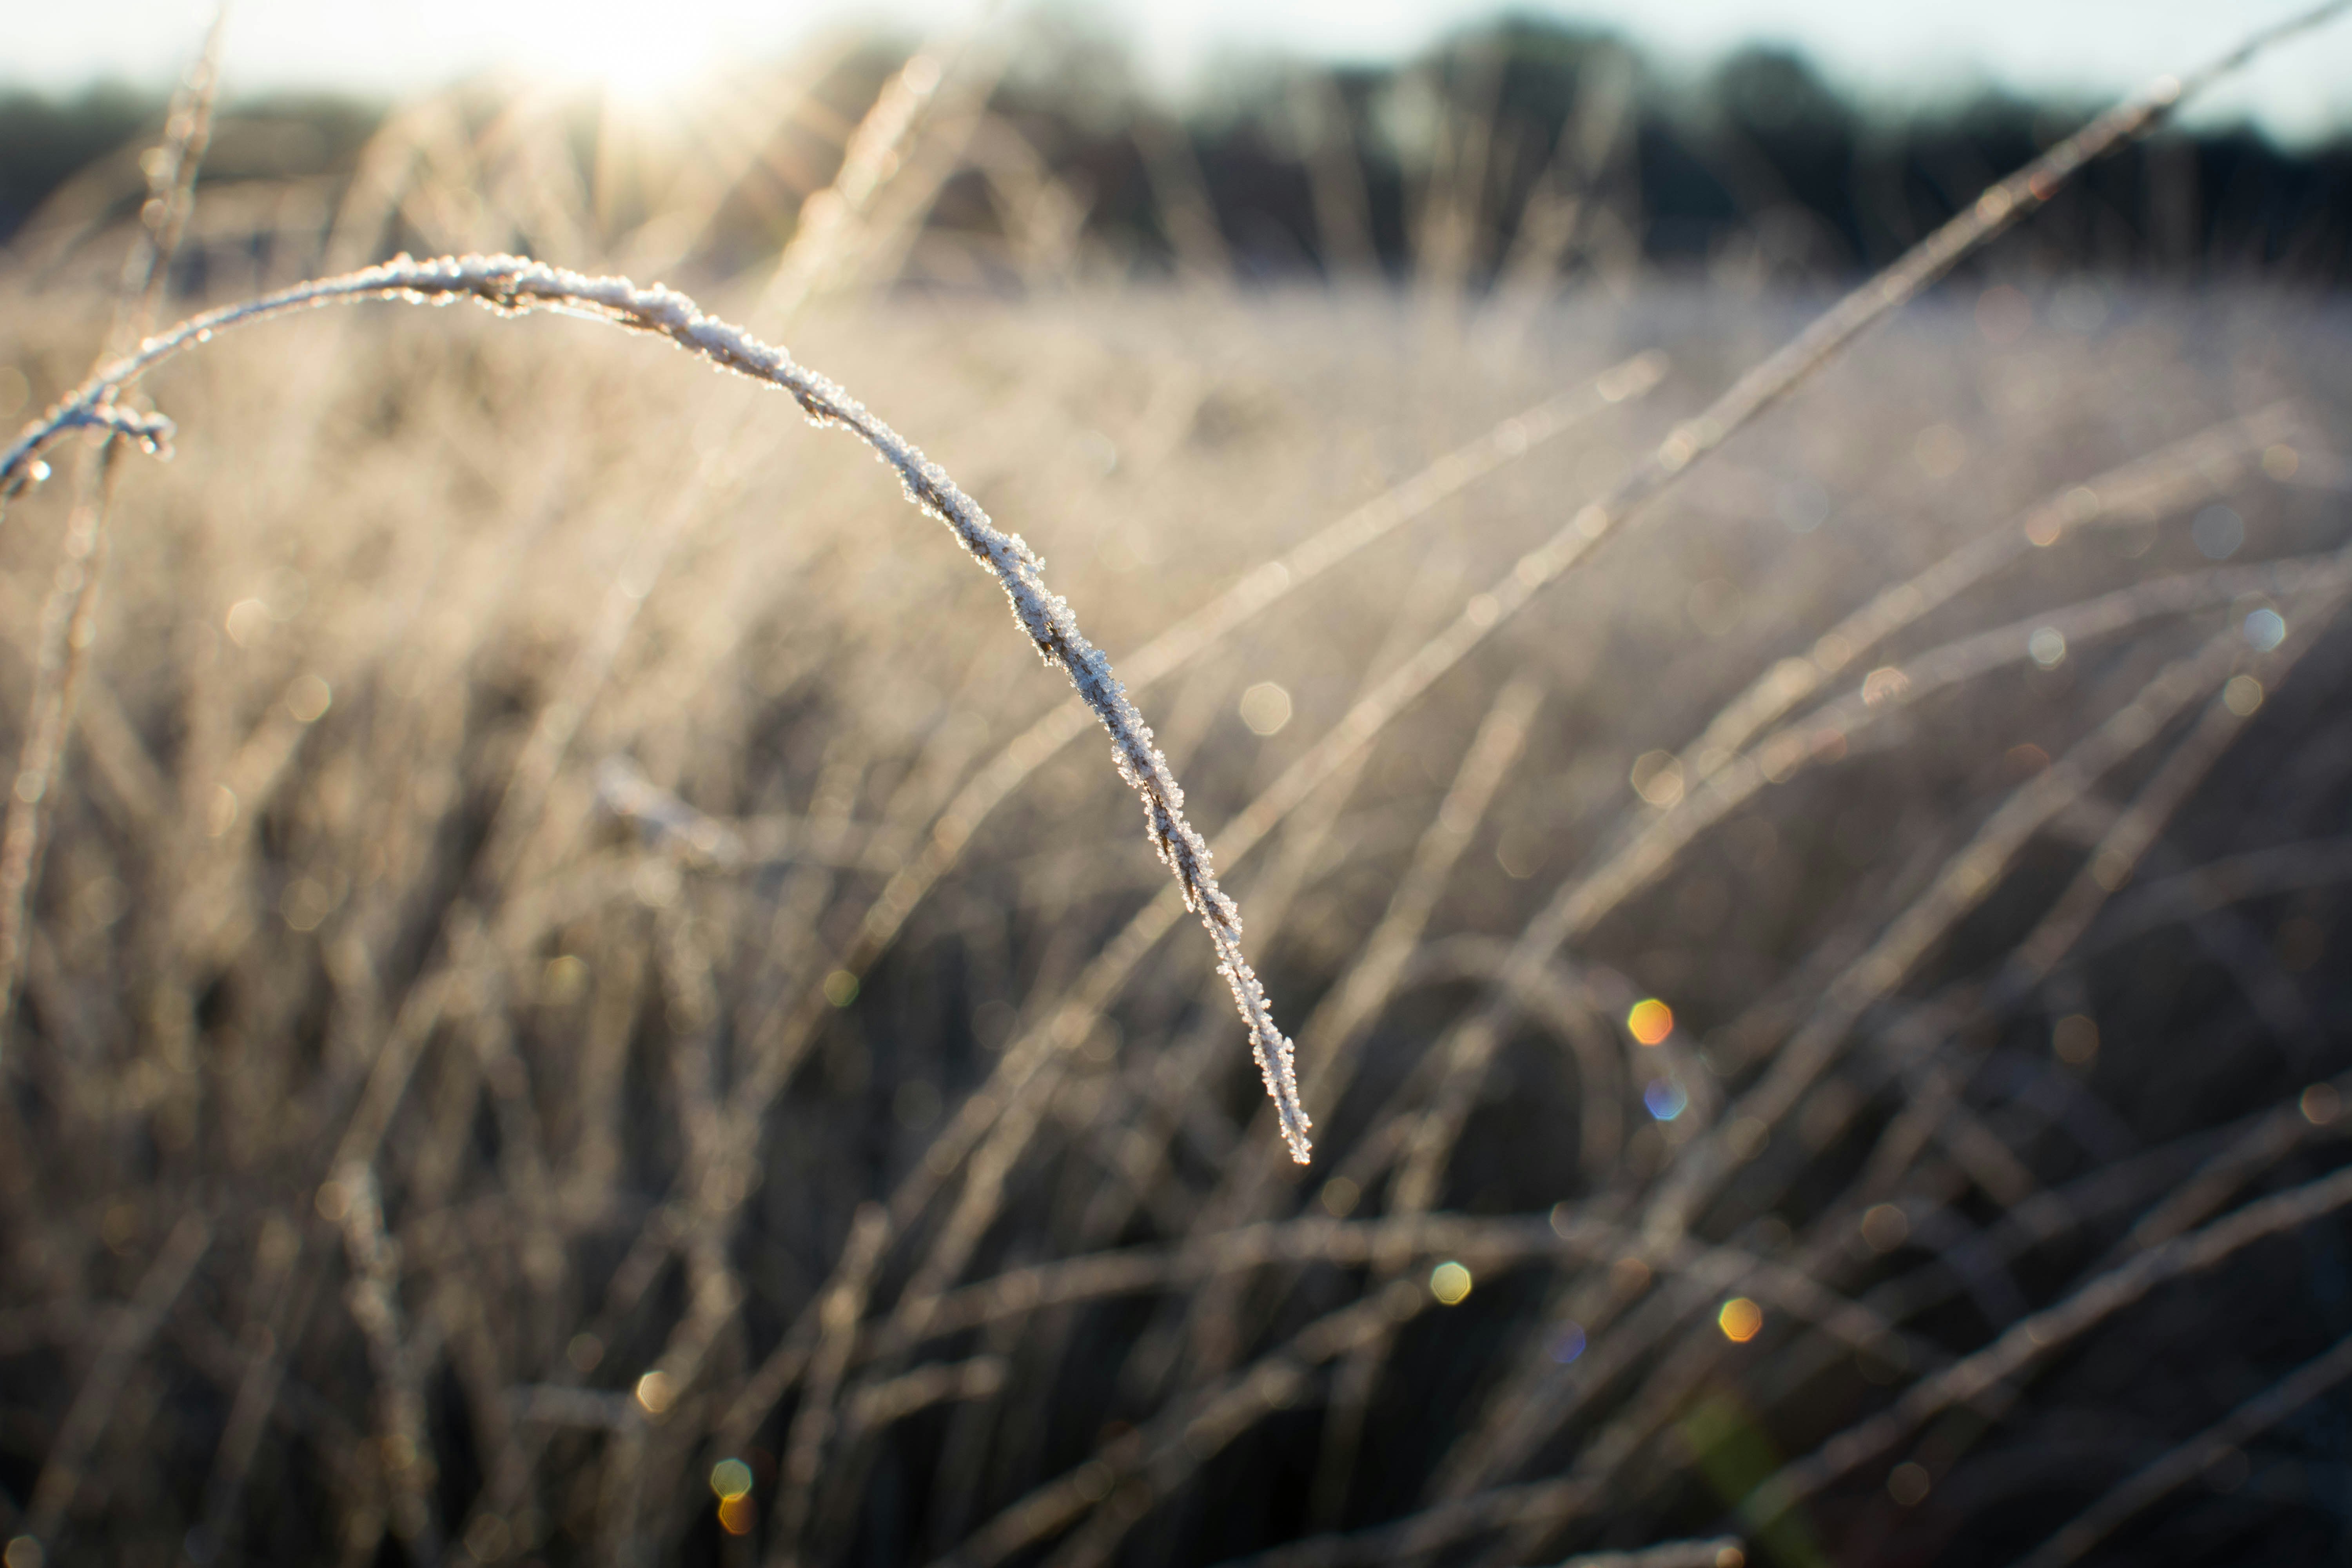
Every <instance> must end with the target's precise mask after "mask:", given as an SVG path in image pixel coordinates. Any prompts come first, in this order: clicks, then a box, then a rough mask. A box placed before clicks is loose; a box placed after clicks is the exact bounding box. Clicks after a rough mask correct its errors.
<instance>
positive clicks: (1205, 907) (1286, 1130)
mask: <svg viewBox="0 0 2352 1568" xmlns="http://www.w3.org/2000/svg"><path fill="white" fill-rule="evenodd" d="M354 300H403V301H405V302H409V303H413V304H436V305H446V304H449V303H451V302H453V301H456V300H475V301H477V302H478V303H480V304H482V305H485V306H488V308H489V309H491V310H497V311H499V312H500V313H502V314H509V315H520V314H522V313H524V312H526V311H531V310H555V311H560V312H562V313H563V314H567V315H576V316H589V317H593V318H595V319H597V320H601V321H610V322H612V323H613V324H614V325H616V326H621V327H625V328H628V329H630V330H632V331H644V332H653V333H657V334H659V335H660V336H662V337H666V338H667V339H669V340H670V341H671V342H675V343H677V345H678V346H679V347H680V348H683V349H685V350H687V351H688V353H694V354H697V355H699V356H700V357H701V358H703V359H706V360H708V361H709V362H710V363H713V364H715V365H718V366H719V368H720V369H722V370H730V371H733V372H735V373H736V374H740V375H746V376H750V377H751V378H752V379H753V380H755V381H763V382H766V383H768V384H771V385H772V386H777V387H781V388H782V389H783V390H784V391H785V392H787V393H789V394H791V395H792V397H793V401H794V402H796V403H798V404H799V405H800V406H801V411H802V412H803V414H805V415H806V416H808V418H809V419H810V421H811V422H812V423H814V424H817V425H824V426H844V427H845V428H846V429H848V430H849V431H850V432H851V433H852V434H854V435H856V437H858V438H859V439H860V440H862V441H864V442H865V443H866V446H867V447H871V448H872V449H873V451H874V454H875V456H876V457H877V458H881V460H882V461H883V462H885V463H887V464H888V465H889V466H890V467H891V468H894V469H896V470H897V471H898V482H899V484H900V485H901V486H902V487H903V488H904V489H905V490H906V493H907V499H908V500H911V501H913V502H914V503H915V505H916V506H918V507H919V508H920V509H921V510H924V511H925V512H927V513H929V515H930V516H932V517H934V518H937V519H938V520H939V521H941V522H943V523H945V524H947V526H948V528H949V529H950V531H953V532H954V534H955V536H956V539H957V541H958V542H960V543H961V544H962V546H963V547H964V549H965V550H966V551H967V552H969V553H970V554H971V557H972V558H973V559H974V560H975V561H978V562H979V563H981V564H982V565H983V566H985V567H986V568H988V570H989V571H990V572H992V573H993V574H995V577H996V580H997V582H998V583H999V584H1002V585H1003V589H1004V594H1005V597H1006V598H1008V599H1010V600H1011V601H1012V604H1013V618H1014V619H1016V620H1018V621H1019V622H1020V623H1021V626H1022V629H1023V630H1024V631H1025V632H1026V633H1028V635H1029V640H1030V641H1031V642H1032V643H1033V644H1034V645H1035V647H1036V648H1037V652H1038V654H1039V656H1040V657H1041V658H1044V659H1045V661H1046V662H1047V663H1048V664H1054V665H1058V666H1060V667H1061V668H1062V671H1063V673H1064V674H1066V675H1067V676H1068V677H1069V679H1070V684H1071V685H1072V686H1073V687H1075V688H1076V690H1077V693H1078V696H1079V697H1080V698H1081V699H1083V700H1085V702H1086V704H1087V708H1089V709H1090V710H1093V712H1094V715H1095V717H1096V718H1097V720H1099V721H1101V723H1102V726H1103V728H1104V729H1105V730H1107V731H1109V733H1110V738H1111V755H1112V760H1113V761H1114V762H1115V763H1117V764H1118V773H1119V776H1120V777H1121V778H1123V779H1125V780H1126V781H1127V784H1128V786H1129V788H1130V789H1132V790H1134V791H1135V793H1136V794H1137V795H1139V796H1140V797H1141V799H1142V802H1143V819H1144V826H1145V830H1146V832H1147V833H1148V834H1149V835H1150V839H1151V844H1152V847H1153V848H1155V849H1156V850H1158V851H1159V854H1160V859H1161V860H1162V861H1163V862H1165V863H1166V865H1167V867H1168V868H1169V870H1170V872H1171V873H1172V874H1173V875H1174V877H1175V879H1176V884H1177V886H1178V887H1179V888H1180V889H1181V890H1182V892H1183V895H1184V904H1185V907H1186V908H1187V909H1190V910H1192V912H1193V913H1194V914H1196V915H1198V916H1199V917H1200V919H1201V923H1202V925H1203V926H1205V927H1207V928H1208V932H1209V940H1210V942H1212V943H1213V945H1214V946H1215V948H1216V952H1217V969H1218V973H1221V974H1223V976H1224V977H1225V983H1226V984H1227V985H1229V986H1230V987H1231V988H1232V990H1233V994H1234V1005H1235V1006H1236V1007H1237V1008H1239V1009H1240V1011H1241V1016H1242V1021H1243V1023H1244V1025H1246V1026H1248V1029H1249V1033H1250V1045H1251V1048H1252V1050H1254V1051H1255V1054H1256V1056H1257V1063H1258V1068H1259V1071H1260V1072H1262V1073H1263V1074H1264V1075H1265V1088H1266V1093H1267V1094H1268V1095H1270V1096H1271V1097H1272V1098H1273V1100H1274V1105H1275V1109H1276V1111H1277V1112H1278V1113H1279V1115H1280V1117H1281V1121H1282V1136H1283V1141H1284V1142H1286V1143H1287V1144H1288V1145H1289V1147H1290V1154H1291V1158H1292V1159H1294V1160H1297V1162H1299V1163H1301V1164H1304V1163H1306V1162H1307V1151H1308V1145H1307V1129H1308V1126H1309V1123H1308V1121H1307V1111H1306V1109H1305V1107H1303V1106H1302V1105H1301V1104H1300V1103H1299V1098H1298V1081H1297V1075H1296V1073H1295V1072H1294V1070H1293V1067H1292V1051H1291V1044H1290V1041H1289V1040H1288V1039H1287V1038H1286V1037H1284V1035H1283V1033H1282V1031H1281V1029H1280V1028H1278V1027H1276V1025H1275V1021H1274V1015H1273V1013H1272V1012H1271V1011H1270V1010H1269V1009H1268V1008H1267V1006H1266V1000H1265V987H1264V986H1263V985H1261V984H1258V978H1257V975H1256V974H1255V973H1254V972H1252V970H1251V969H1250V966H1249V963H1248V961H1247V960H1246V959H1244V957H1243V956H1242V942H1241V936H1242V922H1241V912H1240V911H1239V910H1237V909H1235V908H1234V901H1233V900H1231V899H1229V898H1227V897H1226V896H1225V895H1224V892H1223V889H1220V888H1219V887H1218V886H1217V877H1216V872H1215V871H1214V869H1213V868H1212V867H1211V864H1210V858H1209V847H1208V846H1207V845H1206V844H1205V843H1203V842H1202V838H1201V836H1200V835H1199V834H1198V833H1196V832H1194V831H1193V829H1192V824H1190V823H1189V822H1187V821H1185V820H1184V792H1183V791H1182V790H1181V788H1179V787H1178V785H1177V783H1176V779H1175V775H1174V774H1173V773H1171V772H1170V771H1169V768H1168V762H1167V759H1166V758H1165V757H1163V756H1161V755H1160V749H1159V748H1158V747H1157V746H1155V745H1153V744H1152V741H1151V731H1150V728H1149V727H1147V726H1146V725H1145V724H1144V722H1143V716H1142V715H1141V714H1140V713H1139V712H1137V711H1136V708H1135V704H1134V703H1133V702H1131V701H1129V700H1128V696H1127V689H1126V688H1125V687H1123V686H1121V685H1120V684H1119V682H1118V678H1117V677H1116V676H1115V675H1113V674H1112V673H1111V667H1110V660H1109V659H1108V658H1105V657H1104V656H1103V653H1102V651H1101V650H1100V649H1099V648H1097V647H1095V646H1094V645H1093V644H1092V643H1090V642H1088V641H1087V639H1086V637H1085V636H1084V634H1082V633H1081V632H1080V631H1079V630H1078V623H1077V618H1076V616H1073V615H1072V614H1071V613H1070V606H1069V605H1068V604H1067V603H1066V602H1065V601H1064V600H1063V599H1062V597H1061V596H1060V595H1057V594H1055V593H1054V592H1053V591H1052V590H1050V589H1048V588H1047V587H1046V586H1045V575H1044V566H1045V563H1043V562H1042V561H1040V560H1039V559H1038V557H1037V554H1036V552H1034V551H1033V550H1031V549H1030V548H1029V546H1028V545H1027V544H1026V543H1025V542H1023V540H1022V538H1021V536H1020V535H1019V534H1014V533H1006V532H1004V531H1003V530H1001V529H999V528H998V527H997V526H996V525H995V524H994V523H993V522H992V521H989V516H988V513H987V512H985V511H983V510H981V508H980V505H979V503H978V502H976V501H974V500H972V499H971V497H970V496H968V495H966V494H964V492H963V491H962V490H961V489H958V488H957V486H956V483H955V481H954V480H953V479H950V478H949V477H948V475H947V471H946V470H945V469H943V468H940V466H939V465H938V464H936V463H934V462H932V461H930V460H929V458H925V457H924V456H923V454H922V453H921V452H920V451H919V450H918V449H917V448H916V447H914V445H913V444H912V443H910V442H908V440H907V439H906V438H905V437H901V436H900V435H899V434H898V432H897V431H895V430H893V429H891V428H890V426H887V425H886V424H884V423H883V422H882V421H881V420H880V419H877V417H875V416H874V415H873V414H871V413H869V412H868V411H867V410H866V405H863V404H861V403H859V402H858V401H857V400H856V398H854V397H852V396H850V395H849V394H848V393H847V392H845V391H844V390H843V389H842V388H841V387H840V386H838V385H836V384H835V383H833V382H831V381H829V380H827V379H826V378H825V377H824V376H822V375H820V374H816V373H815V372H814V371H812V370H809V369H807V368H805V367H804V366H803V365H801V364H798V363H795V362H794V361H793V357H792V356H791V355H790V354H788V353H785V352H784V351H783V350H782V349H780V348H776V347H774V346H772V345H771V344H768V343H763V342H761V341H760V340H758V339H757V338H754V337H752V336H751V334H749V333H748V332H745V331H743V330H742V329H740V328H739V327H735V326H732V325H730V324H729V323H728V322H725V321H719V319H717V318H716V317H712V316H706V315H704V314H703V313H702V311H701V310H700V308H699V307H698V306H697V305H696V304H695V302H694V301H693V300H689V299H688V298H687V297H686V296H685V295H683V294H680V293H677V291H676V290H674V289H667V288H664V287H661V286H659V285H656V286H655V287H653V288H651V289H640V288H638V287H637V286H636V285H635V284H634V283H632V282H630V281H629V280H628V279H625V278H595V277H590V276H588V275H586V274H583V273H579V272H570V271H566V270H564V269H563V268H556V267H549V266H547V265H545V264H544V263H541V262H537V261H532V260H530V258H526V257H520V256H458V257H444V258H440V259H439V260H436V261H415V260H412V259H411V258H408V257H405V256H402V257H398V258H394V259H393V260H391V261H388V262H385V263H383V265H382V266H378V267H370V268H362V269H361V270H360V271H357V272H349V273H344V274H342V275H341V276H340V277H335V278H327V279H318V280H316V281H313V282H309V283H300V284H297V285H295V286H294V287H292V288H290V289H282V290H280V291H278V293H275V294H265V295H263V296H261V297H260V298H258V299H255V300H247V301H245V302H244V303H242V304H236V305H228V306H224V307H223V308H222V309H220V310H212V311H207V312H206V313H205V314H204V315H201V316H196V317H194V318H192V319H190V320H188V321H183V322H182V323H181V324H180V325H178V326H176V327H173V329H172V330H171V331H167V332H164V333H163V334H161V335H160V336H157V337H152V338H150V339H148V340H146V341H145V342H142V343H141V344H140V346H139V350H138V352H137V353H133V354H131V355H128V356H126V357H125V358H123V359H121V360H118V361H116V362H115V363H112V364H110V365H108V366H107V367H106V368H105V369H103V370H101V371H100V372H99V373H98V374H96V375H94V376H92V377H91V378H90V379H89V381H88V382H87V383H85V384H83V385H82V386H81V387H80V388H79V390H78V391H76V392H75V393H74V394H73V395H70V396H68V398H66V399H65V400H64V401H63V402H60V403H59V404H58V405H56V406H55V407H53V408H51V409H50V410H49V411H48V412H47V414H45V415H43V416H41V417H40V418H39V419H37V420H35V421H34V422H33V423H32V424H31V425H28V426H26V428H25V430H24V432H23V433H22V434H21V435H19V436H18V437H17V438H16V441H15V443H14V444H12V445H11V446H10V447H8V448H7V449H6V450H5V452H0V494H5V493H7V492H8V491H9V490H11V489H14V488H15V487H16V485H17V484H18V483H20V482H21V479H23V477H25V476H26V474H27V473H28V472H29V471H30V469H31V467H32V465H33V464H34V462H35V461H36V460H37V458H39V456H40V454H41V452H42V451H43V450H44V449H45V448H47V447H48V446H50V445H51V444H52V443H54V442H55V441H56V440H57V439H58V437H61V436H62V435H64V434H65V433H66V432H67V431H68V430H70V429H74V428H77V427H79V426H92V425H105V426H110V427H112V428H115V429H118V430H121V431H123V432H124V433H126V434H130V435H132V436H134V437H137V438H139V439H140V440H141V441H142V443H144V444H146V445H148V446H149V447H150V448H151V449H155V448H157V447H161V445H162V444H163V441H164V440H166V439H167V438H168V437H169V434H170V429H171V426H170V424H169V422H168V421H164V420H161V419H160V418H157V417H154V416H146V417H145V418H144V419H143V420H142V416H134V415H130V414H127V413H122V412H119V411H117V410H116V409H115V408H114V407H113V398H114V396H115V395H116V394H118V393H119V392H120V391H121V389H122V388H123V387H125V386H127V385H128V384H130V383H131V382H132V381H134V380H136V379H137V378H138V376H139V375H140V374H142V373H143V372H145V371H146V370H147V369H149V368H150V367H151V366H152V365H153V364H155V363H157V362H159V361H162V360H164V359H168V358H170V357H171V356H172V355H173V354H176V353H180V352H182V351H183V350H184V349H186V348H188V347H190V346H192V345H194V344H197V343H202V342H210V341H211V339H212V336H213V334H214V333H215V332H216V331H220V330H222V329H223V328H226V327H235V326H242V325H245V324H247V323H248V322H252V321H262V320H265V319H267V318H268V317H272V316H278V315H283V314H285V313H287V312H289V311H291V310H306V309H309V308H311V307H313V306H320V305H329V304H336V303H343V302H350V301H354Z"/></svg>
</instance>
